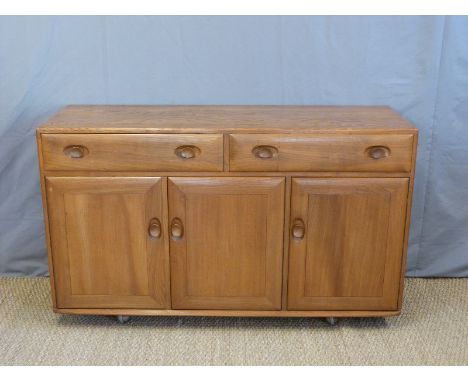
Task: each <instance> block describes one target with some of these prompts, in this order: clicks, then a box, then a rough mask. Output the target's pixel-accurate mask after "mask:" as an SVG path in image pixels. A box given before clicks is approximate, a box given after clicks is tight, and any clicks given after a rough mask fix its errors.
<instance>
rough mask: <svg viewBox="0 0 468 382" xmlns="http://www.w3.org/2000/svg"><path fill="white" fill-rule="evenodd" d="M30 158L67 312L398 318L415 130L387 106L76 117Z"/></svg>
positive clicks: (117, 111) (61, 307)
mask: <svg viewBox="0 0 468 382" xmlns="http://www.w3.org/2000/svg"><path fill="white" fill-rule="evenodd" d="M37 145H38V152H39V163H40V175H41V176H40V178H41V187H42V196H43V206H44V217H45V229H46V237H47V243H48V254H49V256H48V258H49V270H50V281H51V287H52V288H51V290H52V300H53V307H54V310H55V311H56V312H58V313H76V314H102V315H115V316H117V317H118V318H119V320H120V321H121V322H124V321H126V320H127V318H128V316H132V315H177V316H181V315H191V316H192V315H193V316H195V315H205V316H290V317H326V318H329V322H330V323H334V322H335V318H337V317H344V316H354V317H363V316H392V315H397V314H399V313H400V311H401V305H402V293H403V280H404V273H405V259H406V249H407V242H408V231H409V223H410V211H411V196H412V190H413V182H414V170H415V157H416V147H417V129H416V128H415V127H414V126H413V125H412V124H411V123H410V122H408V121H406V120H405V119H403V118H402V117H401V116H399V115H398V114H397V113H396V112H395V111H393V110H392V109H390V108H388V107H359V106H352V107H351V106H110V105H109V106H68V107H65V108H64V109H62V110H61V111H60V112H59V113H58V114H57V115H55V116H54V117H52V118H51V119H50V120H49V121H48V122H46V123H45V124H43V125H42V126H41V127H39V128H38V129H37Z"/></svg>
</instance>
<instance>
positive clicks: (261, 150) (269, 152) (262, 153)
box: [252, 145, 278, 159]
mask: <svg viewBox="0 0 468 382" xmlns="http://www.w3.org/2000/svg"><path fill="white" fill-rule="evenodd" d="M252 154H253V155H255V156H256V157H257V158H259V159H271V158H273V157H275V156H276V155H277V154H278V149H277V148H276V147H274V146H263V145H262V146H255V147H254V148H253V149H252Z"/></svg>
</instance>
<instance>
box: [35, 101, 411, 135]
mask: <svg viewBox="0 0 468 382" xmlns="http://www.w3.org/2000/svg"><path fill="white" fill-rule="evenodd" d="M369 129H371V130H372V131H373V132H374V131H377V132H379V131H380V132H383V133H385V132H389V133H393V132H409V133H415V132H416V128H415V127H414V125H413V124H411V123H410V122H408V121H407V120H406V119H404V118H403V117H401V116H400V115H399V114H398V113H397V112H395V111H394V110H393V109H391V108H390V107H386V106H156V105H153V106H149V105H132V106H129V105H70V106H66V107H64V108H63V109H61V110H60V111H59V112H58V113H57V114H56V115H55V116H53V117H52V118H51V119H49V120H48V121H47V122H46V123H44V124H43V125H42V126H41V127H40V128H39V132H40V133H157V132H162V133H184V132H192V133H232V132H246V133H250V132H251V133H254V132H257V133H258V132H261V133H273V132H277V133H297V132H313V133H315V132H330V131H340V132H343V131H350V132H359V131H364V132H366V131H369Z"/></svg>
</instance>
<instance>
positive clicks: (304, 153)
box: [229, 134, 413, 172]
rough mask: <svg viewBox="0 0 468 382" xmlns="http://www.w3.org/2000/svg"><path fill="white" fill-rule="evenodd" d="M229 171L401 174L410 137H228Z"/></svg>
mask: <svg viewBox="0 0 468 382" xmlns="http://www.w3.org/2000/svg"><path fill="white" fill-rule="evenodd" d="M229 139H230V141H229V147H230V149H229V150H230V157H229V168H230V171H384V172H390V171H401V172H408V171H410V169H411V158H412V145H413V136H412V135H410V134H407V135H406V134H398V135H389V134H385V135H384V134H380V135H378V134H374V135H368V134H366V135H357V134H356V135H350V134H347V135H345V134H343V135H340V134H336V135H322V134H320V135H319V134H316V135H310V134H307V135H305V134H300V135H296V134H231V135H230V138H229Z"/></svg>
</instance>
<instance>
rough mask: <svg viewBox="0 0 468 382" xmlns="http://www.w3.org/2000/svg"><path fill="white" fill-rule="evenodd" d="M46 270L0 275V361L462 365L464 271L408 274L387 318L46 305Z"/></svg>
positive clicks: (466, 300) (466, 309) (467, 313)
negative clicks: (182, 313) (68, 311)
mask: <svg viewBox="0 0 468 382" xmlns="http://www.w3.org/2000/svg"><path fill="white" fill-rule="evenodd" d="M50 305H51V302H50V290H49V280H48V278H15V277H1V278H0V364H1V365H467V364H468V279H407V280H406V289H405V301H404V306H403V313H402V315H401V316H399V317H391V318H386V319H382V318H365V319H363V318H352V319H341V320H340V322H339V323H338V325H337V326H335V327H330V326H329V325H328V324H327V323H326V322H324V320H322V319H310V318H307V319H304V318H204V317H134V318H133V319H132V321H130V322H129V323H127V324H125V325H121V324H119V323H117V322H116V321H115V319H113V318H110V317H105V316H75V315H59V314H55V313H53V312H52V309H51V306H50Z"/></svg>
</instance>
